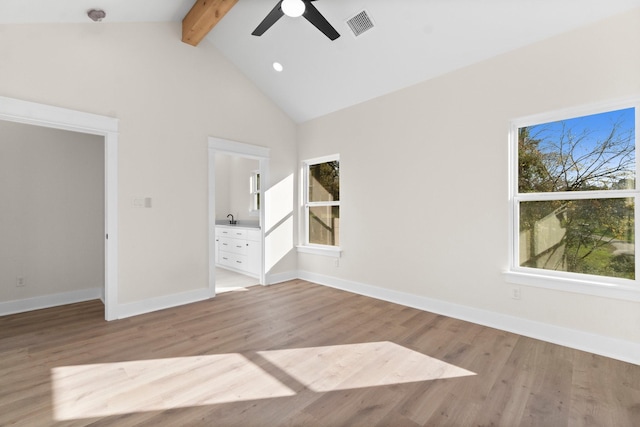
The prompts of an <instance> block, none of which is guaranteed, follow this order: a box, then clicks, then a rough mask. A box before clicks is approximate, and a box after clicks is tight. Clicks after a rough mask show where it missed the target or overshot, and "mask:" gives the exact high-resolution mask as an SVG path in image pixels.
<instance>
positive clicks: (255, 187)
mask: <svg viewBox="0 0 640 427" xmlns="http://www.w3.org/2000/svg"><path fill="white" fill-rule="evenodd" d="M249 197H250V202H249V203H250V206H249V214H250V215H252V216H257V215H259V214H260V204H261V203H260V202H261V200H260V198H261V196H260V170H253V171H251V174H250V176H249Z"/></svg>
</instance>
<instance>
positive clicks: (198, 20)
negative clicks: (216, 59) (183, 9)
mask: <svg viewBox="0 0 640 427" xmlns="http://www.w3.org/2000/svg"><path fill="white" fill-rule="evenodd" d="M236 3H238V0H196V2H195V4H194V5H193V7H192V8H191V10H190V11H189V13H187V15H186V16H185V17H184V19H183V20H182V41H183V42H185V43H187V44H190V45H191V46H197V45H198V43H200V42H201V41H202V39H203V38H205V36H206V35H207V34H209V31H211V29H212V28H213V27H215V26H216V24H217V23H218V22H220V20H221V19H222V18H223V17H224V15H226V13H227V12H229V10H231V8H232V7H233V6H234V5H235V4H236Z"/></svg>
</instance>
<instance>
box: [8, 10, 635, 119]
mask: <svg viewBox="0 0 640 427" xmlns="http://www.w3.org/2000/svg"><path fill="white" fill-rule="evenodd" d="M194 1H195V0H55V1H52V0H0V24H4V23H39V22H60V23H64V22H85V23H87V24H88V25H102V24H94V23H92V22H91V21H89V19H88V18H87V16H86V11H87V10H88V9H91V8H95V7H99V8H102V9H104V10H105V11H106V12H107V17H106V18H105V20H104V21H103V23H109V22H157V21H181V20H182V18H183V17H184V15H185V14H186V13H187V12H188V10H189V9H190V7H191V5H192V4H193V3H194ZM276 3H277V0H239V2H238V3H237V4H236V5H235V6H234V7H233V9H231V11H230V12H229V13H228V14H227V15H226V16H225V17H224V19H223V20H222V21H221V22H220V23H219V24H218V25H217V26H216V27H215V28H214V29H213V30H212V31H211V33H209V35H208V36H207V39H208V40H209V41H210V42H212V43H213V44H214V45H215V46H216V47H217V48H218V49H219V50H220V51H221V52H222V53H223V54H224V55H225V56H226V57H227V58H228V59H229V60H230V61H231V62H233V63H234V64H235V65H236V66H237V67H238V68H239V69H240V70H241V71H242V72H243V73H244V74H245V75H246V76H248V77H249V78H250V79H251V80H252V81H253V82H254V83H255V84H256V85H257V86H258V87H259V88H260V89H261V90H262V91H263V92H264V93H265V94H266V95H267V96H269V97H270V98H271V99H272V100H273V101H274V102H275V103H276V104H278V105H279V106H280V107H281V108H282V109H283V110H284V111H285V112H286V113H287V114H288V115H289V116H290V117H291V118H292V119H293V120H295V121H296V122H304V121H306V120H309V119H312V118H315V117H319V116H322V115H324V114H327V113H330V112H333V111H337V110H340V109H342V108H345V107H348V106H350V105H354V104H357V103H360V102H363V101H365V100H368V99H372V98H375V97H378V96H380V95H383V94H386V93H389V92H393V91H395V90H398V89H400V88H403V87H407V86H410V85H412V84H415V83H418V82H421V81H424V80H427V79H430V78H433V77H436V76H439V75H442V74H445V73H447V72H450V71H453V70H455V69H458V68H461V67H464V66H467V65H470V64H473V63H476V62H479V61H482V60H485V59H488V58H491V57H493V56H496V55H499V54H501V53H504V52H508V51H510V50H513V49H517V48H519V47H523V46H526V45H528V44H531V43H534V42H536V41H538V40H542V39H546V38H549V37H551V36H553V35H556V34H560V33H563V32H566V31H570V30H572V29H575V28H578V27H580V26H584V25H587V24H589V23H592V22H595V21H598V20H601V19H604V18H606V17H609V16H612V15H615V14H618V13H621V12H624V11H627V10H630V9H633V8H639V7H640V0H395V1H390V0H317V1H316V2H314V5H315V6H316V8H317V9H318V10H319V11H320V12H321V13H322V14H323V15H324V16H325V18H327V20H328V21H329V22H330V23H331V24H332V25H333V26H334V27H335V28H336V30H337V31H338V32H339V33H340V34H341V37H339V38H338V39H337V40H335V41H333V42H332V41H330V40H329V39H328V38H326V37H325V36H324V35H323V34H322V33H321V32H319V31H318V30H317V29H316V28H315V27H314V26H312V25H311V24H310V23H309V22H307V21H306V20H305V19H304V18H289V17H286V16H284V17H282V18H281V19H280V20H279V21H278V22H276V23H275V25H274V26H273V27H271V28H270V29H269V30H267V32H266V33H265V34H264V35H263V36H262V37H255V36H252V35H251V32H252V31H253V29H254V28H255V27H256V26H257V25H258V24H259V23H260V22H261V21H262V19H263V18H264V17H265V16H266V15H267V13H269V11H270V10H271V9H272V8H273V6H275V4H276ZM362 10H366V11H367V12H368V14H369V15H370V16H371V18H372V20H373V22H374V24H375V27H374V28H373V29H372V30H369V31H367V32H365V33H364V34H362V35H361V36H359V37H357V38H356V37H354V36H353V34H352V33H351V30H350V29H349V28H348V27H347V25H346V23H345V21H346V20H347V19H348V18H351V17H352V16H353V15H355V14H356V13H358V12H361V11H362ZM639 25H640V23H639ZM274 61H278V62H280V63H282V64H283V66H284V71H283V72H281V73H277V72H276V71H274V70H273V68H272V63H273V62H274Z"/></svg>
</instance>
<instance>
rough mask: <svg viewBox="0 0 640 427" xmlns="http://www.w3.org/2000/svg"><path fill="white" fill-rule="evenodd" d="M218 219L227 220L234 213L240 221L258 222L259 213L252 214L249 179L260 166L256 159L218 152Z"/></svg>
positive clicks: (216, 164) (216, 165)
mask: <svg viewBox="0 0 640 427" xmlns="http://www.w3.org/2000/svg"><path fill="white" fill-rule="evenodd" d="M215 168H216V220H223V221H225V220H227V215H229V214H233V217H234V219H236V220H239V221H254V222H258V221H259V218H258V215H257V214H255V215H251V214H250V213H249V208H250V207H251V194H250V185H249V179H250V177H251V173H252V172H253V171H255V170H258V169H259V168H260V163H259V162H258V161H257V160H255V159H248V158H245V157H240V156H232V155H228V154H223V153H216V162H215ZM229 219H230V218H229Z"/></svg>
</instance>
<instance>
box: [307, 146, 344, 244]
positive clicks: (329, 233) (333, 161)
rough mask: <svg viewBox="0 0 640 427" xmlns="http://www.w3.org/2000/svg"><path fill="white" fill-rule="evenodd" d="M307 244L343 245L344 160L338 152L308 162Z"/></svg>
mask: <svg viewBox="0 0 640 427" xmlns="http://www.w3.org/2000/svg"><path fill="white" fill-rule="evenodd" d="M304 207H305V223H306V242H305V243H306V244H307V245H324V246H334V247H337V246H340V160H339V157H338V156H337V155H335V156H330V157H325V158H322V159H314V160H309V161H307V162H305V163H304Z"/></svg>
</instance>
